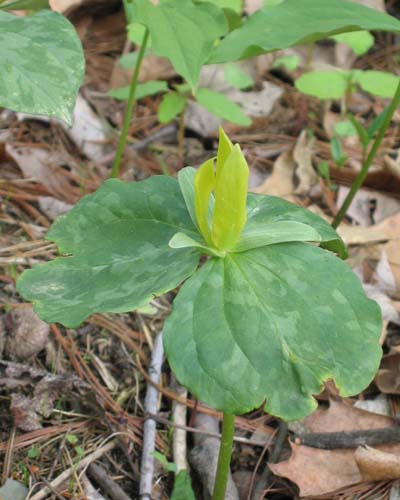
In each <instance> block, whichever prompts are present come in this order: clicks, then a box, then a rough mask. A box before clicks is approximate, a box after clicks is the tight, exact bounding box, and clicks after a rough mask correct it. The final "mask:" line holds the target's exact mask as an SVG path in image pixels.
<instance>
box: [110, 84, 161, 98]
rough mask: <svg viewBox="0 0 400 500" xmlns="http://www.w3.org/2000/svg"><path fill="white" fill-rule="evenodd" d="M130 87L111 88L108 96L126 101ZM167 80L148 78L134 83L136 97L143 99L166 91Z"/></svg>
mask: <svg viewBox="0 0 400 500" xmlns="http://www.w3.org/2000/svg"><path fill="white" fill-rule="evenodd" d="M129 91H130V87H129V86H128V87H120V88H119V89H112V90H109V91H108V92H107V94H108V95H109V96H110V97H113V98H114V99H118V100H119V101H126V100H127V99H128V97H129ZM167 91H168V84H167V82H164V81H160V80H150V81H148V82H145V83H138V84H137V85H136V99H137V100H138V99H143V97H148V96H151V95H155V94H159V93H160V92H167Z"/></svg>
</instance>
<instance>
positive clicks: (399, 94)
mask: <svg viewBox="0 0 400 500" xmlns="http://www.w3.org/2000/svg"><path fill="white" fill-rule="evenodd" d="M399 104H400V83H399V84H398V86H397V90H396V93H395V95H394V97H393V100H392V102H391V103H390V106H389V108H388V111H387V113H386V116H385V120H384V122H383V124H382V127H381V128H380V129H379V132H378V135H377V136H376V139H375V142H374V144H373V146H372V148H371V150H370V152H369V154H368V156H367V159H366V160H365V161H364V162H363V164H362V167H361V170H360V173H359V174H358V175H357V177H356V179H355V181H354V183H353V185H352V186H351V189H350V191H349V192H348V194H347V196H346V198H345V200H344V202H343V204H342V206H341V207H340V209H339V212H338V213H337V215H336V217H335V218H334V219H333V222H332V227H334V228H335V229H336V228H337V227H338V226H339V224H340V223H341V222H342V220H343V219H344V217H345V216H346V213H347V210H348V209H349V207H350V205H351V203H352V201H353V199H354V196H355V195H356V193H357V191H358V190H359V189H360V187H361V186H362V184H363V183H364V181H365V178H366V176H367V173H368V169H369V167H370V166H371V165H372V162H373V161H374V159H375V156H376V153H377V152H378V150H379V148H380V145H381V143H382V141H383V138H384V137H385V133H386V130H387V129H388V127H389V125H390V122H391V120H392V117H393V115H394V112H395V111H396V109H397V107H398V106H399Z"/></svg>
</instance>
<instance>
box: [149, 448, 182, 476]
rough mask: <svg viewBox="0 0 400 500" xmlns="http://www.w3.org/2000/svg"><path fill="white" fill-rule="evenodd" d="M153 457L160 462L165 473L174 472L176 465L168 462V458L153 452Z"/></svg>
mask: <svg viewBox="0 0 400 500" xmlns="http://www.w3.org/2000/svg"><path fill="white" fill-rule="evenodd" d="M152 455H153V457H154V458H155V459H156V460H158V461H159V462H160V464H161V465H162V466H163V467H164V469H165V470H166V471H167V472H175V471H176V465H175V464H174V462H169V461H168V458H167V457H166V456H165V455H163V454H162V453H160V452H159V451H153V453H152Z"/></svg>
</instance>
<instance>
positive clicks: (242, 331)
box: [164, 243, 382, 420]
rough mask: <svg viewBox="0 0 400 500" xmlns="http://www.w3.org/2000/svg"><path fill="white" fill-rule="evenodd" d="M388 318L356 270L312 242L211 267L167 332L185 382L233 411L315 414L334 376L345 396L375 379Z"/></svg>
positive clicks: (194, 283) (183, 298)
mask: <svg viewBox="0 0 400 500" xmlns="http://www.w3.org/2000/svg"><path fill="white" fill-rule="evenodd" d="M380 332H381V314H380V310H379V307H378V305H377V304H376V303H375V302H373V301H371V300H369V299H367V297H366V296H365V293H364V291H363V289H362V286H361V283H360V281H359V280H358V278H357V277H356V275H355V274H354V273H353V271H352V270H351V269H350V268H349V267H347V265H346V264H345V263H344V262H343V261H341V260H340V259H338V258H337V257H335V256H334V255H332V254H331V253H329V252H326V251H325V250H322V249H320V248H317V247H315V246H313V245H310V244H307V243H282V244H276V245H270V246H267V247H264V248H260V249H254V250H250V251H248V252H243V253H237V254H229V255H228V256H227V257H225V258H224V259H212V260H210V261H208V262H207V263H206V264H205V265H204V266H203V267H202V268H201V269H200V270H199V271H198V272H197V273H196V274H195V275H194V276H192V277H191V278H190V279H189V280H188V281H187V282H186V283H185V285H184V286H183V287H182V289H181V291H180V292H179V294H178V296H177V297H176V299H175V301H174V307H173V312H172V314H171V315H170V316H169V318H168V319H167V321H166V323H165V327H164V346H165V350H166V354H167V356H168V359H169V363H170V365H171V368H172V370H173V371H174V373H175V374H176V376H177V378H178V380H179V381H180V382H181V383H182V384H183V385H185V386H186V387H188V388H189V390H190V391H191V392H192V393H193V394H194V395H195V396H196V397H197V398H198V399H199V400H201V401H204V402H205V403H207V404H209V405H211V406H212V407H213V408H216V409H218V410H221V411H224V412H226V413H231V414H242V413H245V412H247V411H250V410H252V409H253V408H257V407H259V406H260V405H261V404H263V402H264V400H265V399H266V406H265V408H266V411H268V412H269V413H271V414H272V415H276V416H279V417H281V418H283V419H285V420H296V419H300V418H303V417H305V416H306V415H308V414H310V413H311V412H312V411H313V410H314V409H315V408H316V406H317V403H316V401H315V399H314V398H313V395H315V394H318V393H320V392H321V390H322V389H323V382H324V381H326V380H330V379H333V380H334V381H335V383H336V386H337V387H338V389H339V392H340V394H341V395H342V396H344V397H347V396H351V395H355V394H358V393H359V392H360V391H362V390H363V389H364V388H365V387H366V386H367V385H368V384H369V383H370V382H371V380H372V378H373V377H374V375H375V373H376V370H377V369H378V366H379V362H380V359H381V355H382V351H381V348H380V346H379V338H380Z"/></svg>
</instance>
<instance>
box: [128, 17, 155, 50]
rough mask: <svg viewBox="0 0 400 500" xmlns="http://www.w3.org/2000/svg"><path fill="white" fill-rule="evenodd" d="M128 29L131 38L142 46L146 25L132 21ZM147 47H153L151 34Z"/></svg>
mask: <svg viewBox="0 0 400 500" xmlns="http://www.w3.org/2000/svg"><path fill="white" fill-rule="evenodd" d="M127 31H128V37H129V40H130V41H131V42H133V43H135V44H136V45H139V46H140V45H141V43H142V41H143V37H144V33H145V31H146V27H145V26H143V24H139V23H136V22H132V23H129V24H128V27H127ZM147 48H148V49H149V48H151V35H150V36H149V39H148V41H147Z"/></svg>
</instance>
